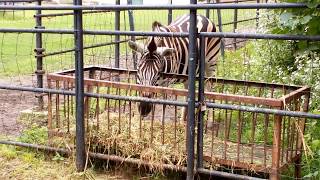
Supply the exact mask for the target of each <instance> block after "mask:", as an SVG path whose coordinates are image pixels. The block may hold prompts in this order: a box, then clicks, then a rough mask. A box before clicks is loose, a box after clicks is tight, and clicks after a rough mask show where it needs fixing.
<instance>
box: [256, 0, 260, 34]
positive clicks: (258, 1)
mask: <svg viewBox="0 0 320 180" xmlns="http://www.w3.org/2000/svg"><path fill="white" fill-rule="evenodd" d="M259 3H260V0H257V4H259ZM259 15H260V9H257V11H256V18H257V19H256V28H258V27H259Z"/></svg>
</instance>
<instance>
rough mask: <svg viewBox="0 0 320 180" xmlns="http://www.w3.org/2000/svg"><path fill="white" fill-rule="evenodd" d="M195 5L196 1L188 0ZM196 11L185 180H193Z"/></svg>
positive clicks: (192, 27)
mask: <svg viewBox="0 0 320 180" xmlns="http://www.w3.org/2000/svg"><path fill="white" fill-rule="evenodd" d="M190 4H197V0H190ZM197 32H198V30H197V10H196V9H190V26H189V63H188V67H189V68H188V81H189V83H188V84H189V85H188V91H189V93H188V121H187V180H193V179H194V172H193V170H194V141H195V139H194V131H195V122H194V119H195V109H194V108H195V76H196V71H195V70H196V60H197Z"/></svg>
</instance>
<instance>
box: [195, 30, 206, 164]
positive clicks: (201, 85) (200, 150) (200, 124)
mask: <svg viewBox="0 0 320 180" xmlns="http://www.w3.org/2000/svg"><path fill="white" fill-rule="evenodd" d="M199 61H200V62H199V71H200V72H199V93H198V101H199V102H200V107H199V111H198V133H197V138H198V139H197V142H198V143H197V155H198V157H197V168H202V167H203V162H202V160H203V116H204V113H205V109H203V108H204V106H205V104H204V69H205V68H204V67H205V37H203V36H202V37H201V38H200V59H199Z"/></svg>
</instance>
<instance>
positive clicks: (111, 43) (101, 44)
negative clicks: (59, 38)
mask: <svg viewBox="0 0 320 180" xmlns="http://www.w3.org/2000/svg"><path fill="white" fill-rule="evenodd" d="M142 39H145V38H137V40H142ZM129 40H130V39H125V40H121V41H117V42H114V41H113V42H106V43H99V44H94V45H91V46H85V47H83V49H92V48H97V47H103V46H109V45H114V44H118V43H125V42H128V41H129ZM73 51H75V49H74V48H72V49H65V50H62V51H55V52H50V53H46V54H43V55H42V57H48V56H54V55H58V54H65V53H69V52H73Z"/></svg>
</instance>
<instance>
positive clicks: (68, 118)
mask: <svg viewBox="0 0 320 180" xmlns="http://www.w3.org/2000/svg"><path fill="white" fill-rule="evenodd" d="M71 86H72V84H71ZM67 88H68V90H70V84H69V82H67ZM71 98H72V96H71ZM67 101H68V103H67V107H68V110H67V128H68V130H67V132H68V133H69V132H70V108H72V106H71V107H70V96H69V95H68V96H67Z"/></svg>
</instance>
